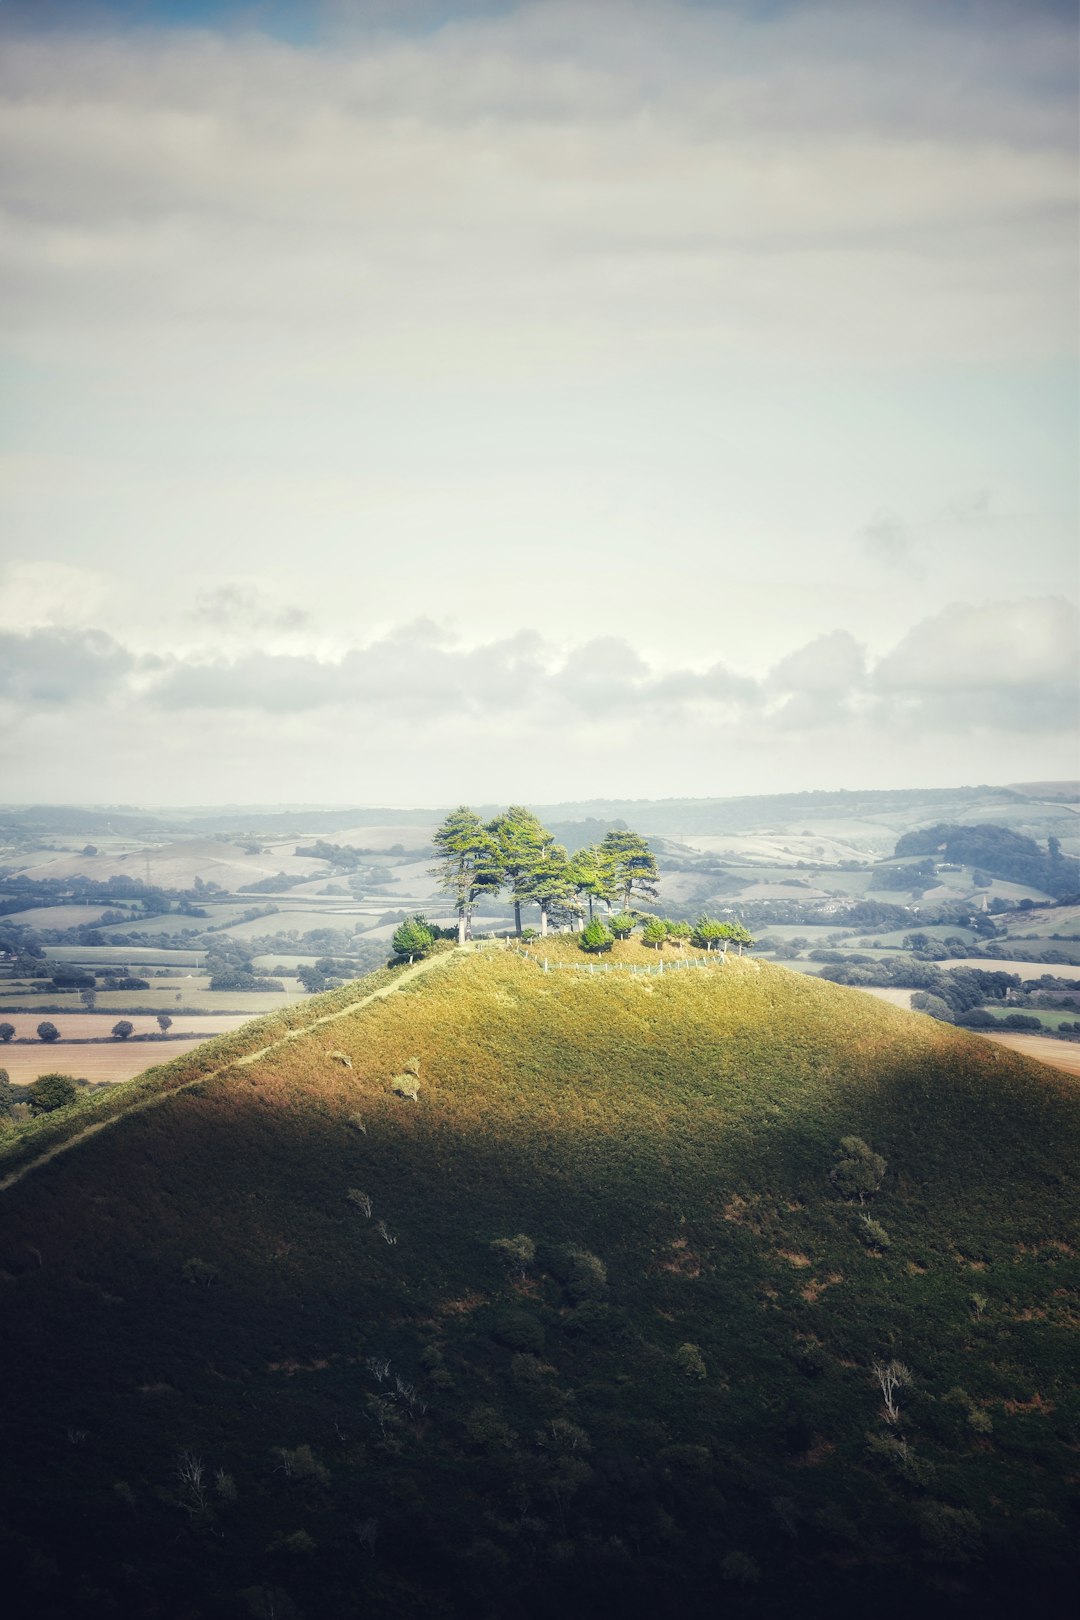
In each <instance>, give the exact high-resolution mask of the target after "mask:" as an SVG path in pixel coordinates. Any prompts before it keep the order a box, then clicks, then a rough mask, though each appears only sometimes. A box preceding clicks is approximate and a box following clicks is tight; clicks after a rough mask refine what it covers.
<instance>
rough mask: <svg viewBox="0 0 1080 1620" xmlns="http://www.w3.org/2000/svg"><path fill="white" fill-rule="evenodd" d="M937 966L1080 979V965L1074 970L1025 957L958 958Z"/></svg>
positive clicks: (1037, 976)
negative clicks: (1047, 974)
mask: <svg viewBox="0 0 1080 1620" xmlns="http://www.w3.org/2000/svg"><path fill="white" fill-rule="evenodd" d="M937 965H938V967H942V968H954V967H970V968H981V969H982V970H983V972H985V973H1018V974H1019V975H1020V977H1021V978H1022V979H1040V978H1041V977H1042V975H1043V974H1044V973H1051V974H1053V976H1054V977H1055V978H1061V979H1080V965H1077V966H1076V967H1075V969H1074V968H1073V967H1072V966H1070V964H1069V963H1068V962H1049V963H1048V962H1031V961H1028V960H1027V959H1026V958H1024V957H1013V956H1000V957H999V956H993V957H978V956H958V957H956V958H955V959H954V958H951V957H950V959H949V961H947V962H939V963H938V964H937Z"/></svg>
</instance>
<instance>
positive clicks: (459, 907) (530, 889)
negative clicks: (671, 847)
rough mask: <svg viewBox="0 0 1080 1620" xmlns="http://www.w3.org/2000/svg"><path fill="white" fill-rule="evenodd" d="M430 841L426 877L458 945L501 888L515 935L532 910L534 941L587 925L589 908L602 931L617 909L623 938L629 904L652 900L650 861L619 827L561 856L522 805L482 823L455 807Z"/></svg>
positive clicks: (640, 842)
mask: <svg viewBox="0 0 1080 1620" xmlns="http://www.w3.org/2000/svg"><path fill="white" fill-rule="evenodd" d="M433 842H434V845H435V850H436V853H437V855H438V864H437V865H436V866H435V867H433V868H432V874H433V876H435V877H437V878H438V880H439V886H440V887H441V888H442V889H443V891H444V892H445V893H446V894H448V895H449V896H450V897H451V900H452V902H453V904H454V908H455V910H456V912H457V921H458V941H459V943H462V944H463V943H464V942H465V940H467V939H469V938H471V935H472V919H473V913H474V910H475V908H476V905H477V902H478V901H480V900H481V899H483V898H484V897H485V896H486V897H488V898H490V899H494V898H495V897H496V896H498V895H499V894H500V892H501V891H502V890H504V889H508V890H509V894H510V899H511V902H512V904H513V907H514V931H515V933H517V934H521V933H522V931H523V930H522V921H521V908H522V906H524V905H535V906H536V907H537V908H538V909H539V912H540V933H541V934H542V935H543V934H546V933H547V931H548V928H549V927H550V926H551V924H552V923H562V922H567V921H569V922H573V923H575V924H576V925H578V926H582V925H583V923H584V920H585V918H586V916H587V917H588V920H589V922H592V921H593V920H594V916H595V908H596V907H597V905H601V906H603V907H604V908H605V912H606V915H605V917H604V926H605V929H606V928H608V927H610V926H611V925H612V915H611V914H612V910H613V908H614V907H615V906H618V907H619V908H620V909H619V912H618V916H619V919H620V922H621V923H623V924H624V933H629V931H630V929H631V928H632V927H633V924H634V918H633V916H632V915H631V911H632V907H633V905H634V902H635V901H637V900H642V899H655V897H656V895H657V867H656V857H655V856H654V855H653V852H652V850H651V849H650V848H649V844H648V841H647V840H646V839H645V838H643V837H642V835H641V834H640V833H636V832H632V831H630V830H629V829H627V828H625V827H624V828H615V829H611V830H609V831H608V832H607V833H606V834H605V836H604V838H603V840H602V842H601V843H599V844H595V843H593V844H587V845H585V846H584V847H583V848H582V849H579V850H577V851H575V852H574V853H573V854H569V853H568V852H567V850H566V848H565V847H564V846H563V845H562V844H559V843H557V842H556V840H555V835H554V834H553V833H552V832H551V831H550V829H549V828H547V827H545V826H544V824H543V822H542V821H541V820H540V819H539V817H538V816H536V815H535V814H534V813H533V812H532V811H531V810H529V809H527V808H526V806H525V805H521V804H512V805H510V806H509V808H508V809H506V810H503V811H501V812H500V813H499V814H498V815H497V816H495V817H493V818H492V820H490V821H489V822H487V823H486V824H485V823H484V822H482V821H481V819H480V817H479V816H478V815H477V814H476V813H475V811H474V810H472V809H471V808H470V807H469V806H468V805H465V804H462V805H458V807H457V809H456V810H452V811H450V813H449V814H448V815H447V816H446V817H445V819H444V820H443V822H442V825H441V826H440V827H439V828H438V829H437V831H436V833H435V836H434V839H433ZM627 924H628V926H625V925H627ZM403 939H404V936H403ZM394 948H395V951H397V953H398V954H399V955H401V954H407V955H412V954H415V952H414V951H413V950H411V949H409V948H406V949H405V951H404V952H402V951H401V950H399V949H398V945H397V940H396V936H395V947H394Z"/></svg>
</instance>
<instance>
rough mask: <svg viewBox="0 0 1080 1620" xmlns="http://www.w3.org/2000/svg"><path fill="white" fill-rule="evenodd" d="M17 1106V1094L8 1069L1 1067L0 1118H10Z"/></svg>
mask: <svg viewBox="0 0 1080 1620" xmlns="http://www.w3.org/2000/svg"><path fill="white" fill-rule="evenodd" d="M14 1106H15V1094H14V1092H13V1091H12V1089H11V1080H10V1079H9V1077H8V1072H7V1070H6V1069H0V1119H10V1117H11V1110H12V1109H13V1108H14Z"/></svg>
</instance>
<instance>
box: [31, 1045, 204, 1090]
mask: <svg viewBox="0 0 1080 1620" xmlns="http://www.w3.org/2000/svg"><path fill="white" fill-rule="evenodd" d="M205 1038H207V1037H203V1039H205ZM201 1045H202V1039H201V1038H200V1037H199V1036H193V1037H192V1038H191V1039H190V1040H181V1041H162V1042H161V1043H160V1045H158V1044H156V1043H153V1042H150V1041H139V1042H138V1043H137V1044H136V1045H135V1046H132V1045H131V1043H130V1041H109V1042H107V1043H106V1044H104V1045H102V1046H90V1045H88V1044H86V1043H85V1042H76V1043H73V1044H72V1045H70V1046H51V1047H50V1046H42V1045H41V1044H40V1043H35V1044H34V1045H33V1046H15V1047H4V1048H3V1049H2V1054H3V1059H4V1063H3V1067H4V1068H5V1069H7V1071H8V1076H9V1078H10V1079H11V1081H12V1082H13V1083H14V1084H15V1085H23V1086H24V1085H26V1084H28V1082H29V1081H31V1080H36V1079H37V1077H38V1075H39V1074H70V1075H71V1076H72V1077H73V1078H74V1079H76V1080H91V1081H93V1082H94V1083H95V1084H100V1083H101V1082H108V1083H109V1084H113V1083H115V1082H117V1081H120V1080H133V1079H134V1078H135V1076H136V1075H137V1074H142V1072H143V1070H144V1069H149V1068H152V1067H153V1065H154V1064H155V1063H169V1062H171V1061H172V1059H173V1058H179V1057H186V1056H187V1054H188V1053H189V1052H193V1051H194V1050H195V1048H196V1047H197V1046H201Z"/></svg>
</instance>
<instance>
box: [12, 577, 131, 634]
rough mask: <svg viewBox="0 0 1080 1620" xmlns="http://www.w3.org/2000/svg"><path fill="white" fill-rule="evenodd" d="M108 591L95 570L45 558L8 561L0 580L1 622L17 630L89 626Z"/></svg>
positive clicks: (106, 584) (106, 585)
mask: <svg viewBox="0 0 1080 1620" xmlns="http://www.w3.org/2000/svg"><path fill="white" fill-rule="evenodd" d="M108 594H109V585H108V581H107V580H106V579H105V578H104V577H103V576H102V575H101V574H99V573H98V572H97V571H96V570H94V569H91V568H82V567H79V566H78V565H76V564H74V563H59V562H51V561H46V560H41V561H29V560H27V561H20V562H12V563H10V564H9V565H8V566H7V568H6V569H5V570H4V577H3V581H2V583H0V603H2V611H3V617H4V622H5V624H6V625H8V626H9V627H12V628H15V629H19V630H30V629H33V628H35V627H37V626H45V625H65V626H67V627H69V628H70V627H71V626H72V625H76V624H79V625H90V624H92V623H93V621H94V617H95V615H96V614H97V613H98V612H99V611H100V609H101V606H102V604H103V602H104V601H105V599H106V597H107V596H108Z"/></svg>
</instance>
